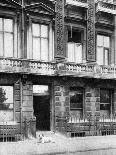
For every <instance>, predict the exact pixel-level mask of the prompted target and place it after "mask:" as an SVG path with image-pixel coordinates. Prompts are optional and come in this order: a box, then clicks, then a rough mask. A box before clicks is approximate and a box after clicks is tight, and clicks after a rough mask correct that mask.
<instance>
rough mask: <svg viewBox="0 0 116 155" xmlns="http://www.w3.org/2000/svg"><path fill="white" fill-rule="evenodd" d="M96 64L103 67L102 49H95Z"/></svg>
mask: <svg viewBox="0 0 116 155" xmlns="http://www.w3.org/2000/svg"><path fill="white" fill-rule="evenodd" d="M97 63H98V64H99V65H103V47H97Z"/></svg>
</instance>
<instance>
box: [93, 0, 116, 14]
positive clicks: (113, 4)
mask: <svg viewBox="0 0 116 155" xmlns="http://www.w3.org/2000/svg"><path fill="white" fill-rule="evenodd" d="M96 12H97V13H98V12H105V13H110V14H113V15H115V14H116V0H96Z"/></svg>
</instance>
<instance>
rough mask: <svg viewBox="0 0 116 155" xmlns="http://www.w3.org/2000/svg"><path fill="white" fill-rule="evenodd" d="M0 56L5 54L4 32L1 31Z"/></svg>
mask: <svg viewBox="0 0 116 155" xmlns="http://www.w3.org/2000/svg"><path fill="white" fill-rule="evenodd" d="M0 56H3V34H1V33H0Z"/></svg>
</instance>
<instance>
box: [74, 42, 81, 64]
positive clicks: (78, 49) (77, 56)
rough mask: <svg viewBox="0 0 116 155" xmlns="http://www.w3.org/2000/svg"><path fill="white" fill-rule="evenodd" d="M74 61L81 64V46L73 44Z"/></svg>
mask: <svg viewBox="0 0 116 155" xmlns="http://www.w3.org/2000/svg"><path fill="white" fill-rule="evenodd" d="M75 60H76V63H82V45H81V44H75Z"/></svg>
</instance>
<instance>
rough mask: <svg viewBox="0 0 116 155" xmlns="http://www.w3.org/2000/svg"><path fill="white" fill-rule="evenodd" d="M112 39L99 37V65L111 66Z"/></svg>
mask: <svg viewBox="0 0 116 155" xmlns="http://www.w3.org/2000/svg"><path fill="white" fill-rule="evenodd" d="M109 52H110V37H109V36H104V35H97V63H98V64H99V65H109V56H110V55H109V54H110V53H109Z"/></svg>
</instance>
